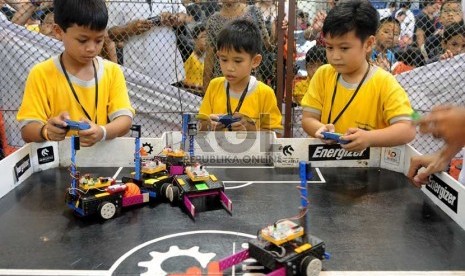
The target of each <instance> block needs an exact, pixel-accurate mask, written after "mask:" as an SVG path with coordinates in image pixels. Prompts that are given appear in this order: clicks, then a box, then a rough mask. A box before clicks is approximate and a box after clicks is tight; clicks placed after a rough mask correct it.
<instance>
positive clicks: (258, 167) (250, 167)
mask: <svg viewBox="0 0 465 276" xmlns="http://www.w3.org/2000/svg"><path fill="white" fill-rule="evenodd" d="M205 168H207V169H209V168H212V169H274V168H275V167H274V166H208V165H205Z"/></svg>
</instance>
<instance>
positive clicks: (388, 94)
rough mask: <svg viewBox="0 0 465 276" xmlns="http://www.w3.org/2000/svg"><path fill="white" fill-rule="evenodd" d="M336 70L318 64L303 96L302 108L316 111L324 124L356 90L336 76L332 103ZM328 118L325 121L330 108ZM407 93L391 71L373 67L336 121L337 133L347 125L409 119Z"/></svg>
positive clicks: (370, 126) (364, 126)
mask: <svg viewBox="0 0 465 276" xmlns="http://www.w3.org/2000/svg"><path fill="white" fill-rule="evenodd" d="M336 78H337V71H336V70H335V69H334V67H333V66H331V65H330V64H326V65H323V66H321V67H320V68H319V69H318V70H317V71H316V73H315V75H314V76H313V78H312V80H311V81H310V86H309V88H308V91H307V93H306V94H305V96H304V98H303V99H302V107H303V110H304V111H307V112H312V113H316V114H317V115H319V116H320V121H321V122H322V123H323V124H328V123H333V122H334V120H335V118H336V117H337V116H338V115H339V113H340V112H341V111H342V109H343V108H344V107H345V106H346V104H347V103H348V102H349V99H350V98H351V96H352V94H353V93H354V92H355V89H356V87H357V84H349V83H347V82H345V81H344V80H343V78H342V77H340V78H339V82H338V84H337V92H336V93H337V94H336V97H335V99H334V103H333V104H332V103H331V100H332V97H333V91H334V85H335V83H336ZM331 110H332V112H331V118H330V120H328V116H329V113H330V111H331ZM412 112H413V111H412V108H411V105H410V102H409V99H408V97H407V93H406V92H405V90H404V89H403V88H402V87H401V86H400V84H399V83H398V82H397V80H396V79H395V78H394V76H392V75H391V74H390V73H388V72H386V71H384V70H382V69H380V68H378V67H376V66H372V67H371V69H370V72H369V73H368V75H367V78H366V79H365V82H364V83H363V84H362V86H361V87H360V90H359V91H358V94H357V95H356V96H355V98H354V100H353V101H352V103H351V104H350V105H349V106H348V108H347V109H346V111H345V112H344V113H343V115H342V116H341V117H340V118H339V120H338V121H337V122H336V124H335V128H336V132H340V133H345V132H346V131H347V129H348V128H360V129H365V130H372V129H382V128H385V127H387V126H389V125H391V124H393V123H395V122H398V121H403V120H411V118H410V115H411V114H412Z"/></svg>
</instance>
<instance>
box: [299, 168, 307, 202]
mask: <svg viewBox="0 0 465 276" xmlns="http://www.w3.org/2000/svg"><path fill="white" fill-rule="evenodd" d="M299 175H300V196H301V198H300V205H301V207H302V208H307V207H308V200H307V162H305V161H300V162H299Z"/></svg>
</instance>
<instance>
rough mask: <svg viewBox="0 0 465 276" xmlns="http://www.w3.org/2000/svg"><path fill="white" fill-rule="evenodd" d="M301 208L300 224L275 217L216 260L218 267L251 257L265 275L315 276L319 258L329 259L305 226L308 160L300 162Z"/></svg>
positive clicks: (229, 266) (323, 246)
mask: <svg viewBox="0 0 465 276" xmlns="http://www.w3.org/2000/svg"><path fill="white" fill-rule="evenodd" d="M299 170H300V179H301V185H300V194H301V210H300V214H299V216H298V218H300V224H298V223H295V222H293V221H291V220H289V219H282V220H278V221H277V222H275V223H273V224H272V225H268V226H266V227H264V228H263V229H261V230H260V231H259V232H258V236H257V239H254V240H251V241H249V243H248V244H249V248H248V249H246V250H243V251H240V252H238V253H237V254H235V255H232V256H229V257H226V258H224V259H222V260H220V261H219V265H220V270H221V271H224V270H226V269H228V268H231V267H232V266H234V265H236V264H239V263H241V262H243V261H244V260H246V259H248V258H254V259H256V260H257V262H258V263H260V264H261V265H263V266H264V267H266V268H267V269H269V270H270V271H271V272H270V273H269V274H267V275H273V276H290V275H307V276H317V275H319V273H320V271H321V269H322V262H321V260H323V259H329V257H330V256H329V254H328V253H326V245H325V243H324V242H323V241H322V240H321V239H319V238H317V237H315V236H312V235H310V234H308V229H307V207H308V200H307V179H309V178H307V177H308V175H307V171H310V164H307V163H306V162H300V164H299Z"/></svg>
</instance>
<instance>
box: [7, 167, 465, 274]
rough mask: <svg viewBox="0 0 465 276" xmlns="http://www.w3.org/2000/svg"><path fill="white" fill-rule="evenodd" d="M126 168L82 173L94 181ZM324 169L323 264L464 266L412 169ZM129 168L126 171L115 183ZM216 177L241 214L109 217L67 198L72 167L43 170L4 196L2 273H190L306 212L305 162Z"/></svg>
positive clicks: (313, 199)
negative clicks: (84, 211)
mask: <svg viewBox="0 0 465 276" xmlns="http://www.w3.org/2000/svg"><path fill="white" fill-rule="evenodd" d="M117 170H118V168H80V171H81V172H89V173H93V174H94V175H96V176H99V175H100V176H113V175H114V174H115V172H116V171H117ZM319 170H320V171H321V174H322V176H323V178H324V183H321V182H323V181H322V180H321V179H319V177H318V174H317V173H316V172H315V174H314V175H315V176H314V180H315V181H314V182H320V183H308V199H309V202H310V205H309V206H310V208H309V213H308V221H309V230H310V233H311V234H312V235H314V236H317V237H319V238H320V239H322V240H324V241H325V243H326V247H327V251H328V252H329V253H330V254H331V259H330V260H325V261H324V262H323V267H324V270H329V271H331V270H333V271H442V270H450V271H457V270H465V262H464V256H465V231H464V230H463V229H461V228H460V227H459V226H458V225H457V224H456V223H455V222H454V221H453V220H452V219H450V218H449V217H448V216H447V215H445V214H444V213H443V212H442V211H441V210H440V209H439V208H437V207H436V206H434V205H433V204H432V203H431V202H430V201H429V199H428V198H427V197H426V196H424V195H423V193H422V192H421V191H420V190H418V189H416V188H414V187H413V186H412V185H411V184H409V183H408V180H407V179H406V177H405V176H404V175H402V174H400V173H395V172H391V171H387V170H383V169H377V168H370V169H366V168H320V169H319ZM130 171H131V169H130V168H124V169H123V170H122V171H121V173H120V174H119V175H118V178H119V179H120V178H121V177H122V176H125V175H126V176H128V175H129V174H130ZM209 172H210V173H213V174H215V175H216V176H217V177H218V178H219V179H220V180H223V181H227V182H226V183H225V186H226V191H225V193H226V194H227V195H228V197H229V198H230V199H231V200H232V202H233V214H232V216H231V215H230V214H228V213H227V212H226V211H225V210H224V209H220V208H218V209H213V210H205V211H202V212H199V213H198V214H197V216H196V218H195V220H193V219H191V218H190V217H189V216H188V214H187V213H186V212H185V211H184V210H183V209H182V208H180V207H178V206H173V205H171V204H170V203H167V202H166V201H163V200H161V201H158V202H157V201H155V202H150V203H149V204H145V205H140V206H133V207H129V208H127V209H123V211H122V212H121V214H120V215H119V216H118V217H116V218H113V219H111V220H108V221H102V220H100V219H98V218H93V217H87V218H79V217H76V216H75V215H74V214H73V212H72V210H70V209H68V207H67V206H66V205H65V202H64V199H65V192H66V189H67V188H68V187H69V182H70V177H69V174H68V171H67V169H66V168H60V169H53V170H47V171H43V172H39V173H35V174H33V175H32V176H31V177H30V178H29V179H27V180H26V182H24V183H23V184H22V185H20V186H19V187H17V188H16V189H15V190H13V191H11V192H10V193H9V194H7V195H6V196H5V197H4V198H2V199H1V200H0V221H1V223H0V233H1V235H0V269H47V270H76V271H77V270H95V271H110V272H111V273H113V274H114V275H139V274H141V275H149V274H151V275H159V274H161V273H162V272H164V273H174V272H184V271H186V270H187V269H188V268H189V267H203V266H204V263H201V261H200V260H201V259H202V258H200V257H199V256H203V257H204V259H207V260H210V261H218V260H220V259H222V258H224V257H227V256H230V255H231V254H233V253H235V252H237V251H240V250H241V249H242V248H243V246H244V245H245V244H247V241H248V240H250V239H251V237H253V236H255V235H256V234H257V230H259V229H260V228H263V227H264V226H267V225H269V224H272V223H273V222H275V221H276V220H278V219H282V218H288V217H292V216H295V215H297V214H298V208H299V205H300V195H299V191H298V190H297V189H296V188H295V187H296V186H298V185H299V184H298V181H299V178H298V171H297V170H296V169H276V168H271V167H270V168H265V167H257V168H253V167H249V168H235V167H231V168H224V167H223V168H221V167H217V168H215V167H212V168H210V169H209ZM228 181H231V182H228ZM232 181H236V182H232ZM267 181H269V182H267ZM280 181H283V182H280ZM291 181H295V183H290V182H291ZM256 271H261V268H260V266H257V265H256V264H254V263H253V262H246V263H244V264H241V265H238V266H236V267H235V268H234V273H235V274H236V275H241V274H244V273H246V272H256ZM31 273H32V272H31ZM228 273H229V272H227V274H228ZM231 274H232V273H231Z"/></svg>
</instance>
